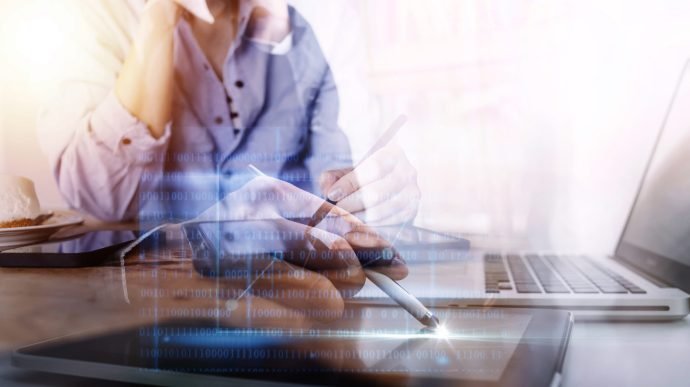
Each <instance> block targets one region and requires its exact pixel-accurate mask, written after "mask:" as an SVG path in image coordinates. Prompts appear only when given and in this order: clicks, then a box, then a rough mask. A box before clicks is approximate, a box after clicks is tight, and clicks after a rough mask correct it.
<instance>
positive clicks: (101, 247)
mask: <svg viewBox="0 0 690 387" xmlns="http://www.w3.org/2000/svg"><path fill="white" fill-rule="evenodd" d="M137 236H138V232H136V231H129V230H100V231H92V232H87V233H85V234H81V235H78V236H75V237H73V238H69V239H60V240H48V241H46V242H43V243H39V244H35V245H29V246H24V247H18V248H14V249H10V250H5V251H2V252H0V267H43V268H69V267H87V266H98V265H101V264H103V263H105V262H107V261H109V260H112V259H114V258H116V257H117V254H116V253H117V252H118V251H119V249H121V248H122V247H124V246H126V245H127V244H128V243H129V242H131V241H133V240H134V239H136V238H137Z"/></svg>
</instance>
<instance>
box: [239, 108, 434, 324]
mask: <svg viewBox="0 0 690 387" xmlns="http://www.w3.org/2000/svg"><path fill="white" fill-rule="evenodd" d="M401 118H402V119H403V121H402V123H404V116H401ZM401 126H402V124H401ZM393 127H395V125H393ZM398 129H399V128H398ZM389 132H390V130H389ZM249 169H251V170H252V171H253V172H254V173H255V174H256V175H258V176H266V174H265V173H263V172H261V170H260V169H259V168H257V167H255V166H254V165H253V164H249ZM317 212H318V211H317ZM312 227H313V226H312ZM364 273H365V274H366V276H367V278H369V281H371V282H372V283H373V284H374V285H376V286H378V288H379V289H381V290H382V291H383V292H384V293H386V294H387V295H388V297H390V298H392V299H393V301H395V302H396V303H397V304H398V305H400V306H401V307H402V308H403V309H405V310H406V311H407V312H408V313H409V314H411V315H412V316H413V317H414V318H416V319H417V320H418V321H419V322H420V323H422V324H423V325H424V326H427V327H429V328H434V329H435V328H438V327H439V325H440V322H439V321H438V318H437V317H436V316H434V314H433V313H431V311H430V310H429V309H427V308H426V306H424V304H422V303H421V301H419V300H418V299H417V298H416V297H415V296H413V295H412V294H410V293H409V292H408V291H407V290H405V288H403V287H402V286H400V284H399V283H397V282H395V280H393V279H392V278H390V277H389V276H387V275H385V274H381V273H379V272H377V271H373V270H369V269H365V270H364Z"/></svg>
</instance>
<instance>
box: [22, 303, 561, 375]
mask: <svg viewBox="0 0 690 387" xmlns="http://www.w3.org/2000/svg"><path fill="white" fill-rule="evenodd" d="M434 313H435V314H436V315H437V316H438V317H439V319H440V320H441V321H442V323H443V324H444V327H445V330H444V331H427V330H423V329H420V328H421V327H420V325H419V323H417V321H416V320H414V318H412V317H411V316H409V315H408V314H406V313H405V312H404V311H403V310H402V309H399V308H394V307H368V306H356V305H352V306H348V307H347V308H346V310H345V314H344V318H343V319H342V320H339V321H338V322H336V323H333V324H329V325H323V326H318V327H314V328H313V329H304V330H294V329H293V330H289V329H279V328H275V329H259V328H254V329H252V328H251V327H249V328H247V327H244V328H233V327H227V326H223V325H219V324H218V323H217V322H215V321H206V322H201V321H171V322H167V323H161V324H159V325H151V326H141V327H139V328H135V329H129V330H123V331H117V332H112V333H109V334H105V335H95V336H91V335H88V334H79V335H73V336H67V337H62V338H58V339H54V340H49V341H45V342H41V343H38V344H34V345H31V346H28V347H24V348H21V349H19V350H17V351H16V352H15V353H14V354H13V358H12V361H13V364H14V365H15V366H17V367H21V368H24V369H29V370H35V371H45V372H51V373H60V374H68V375H76V376H82V377H89V378H99V379H107V380H117V381H123V382H131V383H140V384H150V385H165V386H196V385H202V386H205V387H210V386H220V385H229V384H231V383H235V384H242V385H245V384H252V383H254V384H261V385H272V384H284V383H288V384H290V383H299V384H310V385H373V384H376V385H409V386H425V387H428V386H432V385H461V386H532V387H539V386H556V385H558V384H559V381H560V374H561V367H562V365H563V357H564V355H565V351H566V347H567V343H568V339H569V335H570V329H571V326H572V317H571V314H570V313H568V312H565V311H558V310H522V309H497V308H484V309H435V310H434Z"/></svg>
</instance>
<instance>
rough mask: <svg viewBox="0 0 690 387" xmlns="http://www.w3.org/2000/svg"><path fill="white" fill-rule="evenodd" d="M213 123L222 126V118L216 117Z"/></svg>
mask: <svg viewBox="0 0 690 387" xmlns="http://www.w3.org/2000/svg"><path fill="white" fill-rule="evenodd" d="M214 122H215V123H216V125H220V124H222V123H223V117H220V116H218V117H216V119H215V120H214Z"/></svg>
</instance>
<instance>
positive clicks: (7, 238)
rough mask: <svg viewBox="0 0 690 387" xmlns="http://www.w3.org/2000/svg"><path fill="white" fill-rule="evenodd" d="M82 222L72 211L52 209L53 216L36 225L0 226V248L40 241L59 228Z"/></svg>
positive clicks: (79, 216)
mask: <svg viewBox="0 0 690 387" xmlns="http://www.w3.org/2000/svg"><path fill="white" fill-rule="evenodd" d="M83 222H84V218H82V217H81V215H79V214H78V213H76V212H74V211H66V210H58V211H53V216H52V217H50V218H49V219H48V220H46V221H45V222H43V223H41V224H39V225H38V226H28V227H14V228H0V248H3V247H12V246H21V245H28V244H32V243H38V242H42V241H44V240H46V239H48V238H49V237H50V236H51V235H53V234H55V233H56V232H58V230H60V229H61V228H64V227H67V226H74V225H76V224H81V223H83Z"/></svg>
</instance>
